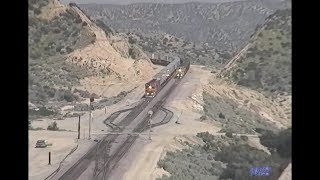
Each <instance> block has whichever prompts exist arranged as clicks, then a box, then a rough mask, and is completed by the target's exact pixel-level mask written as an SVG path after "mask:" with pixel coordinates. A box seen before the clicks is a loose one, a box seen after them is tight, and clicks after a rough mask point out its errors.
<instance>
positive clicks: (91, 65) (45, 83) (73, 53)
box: [29, 0, 154, 114]
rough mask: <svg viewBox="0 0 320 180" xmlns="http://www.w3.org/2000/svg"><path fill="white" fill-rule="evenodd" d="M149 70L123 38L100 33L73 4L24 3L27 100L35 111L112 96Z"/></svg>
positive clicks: (134, 84) (53, 0)
mask: <svg viewBox="0 0 320 180" xmlns="http://www.w3.org/2000/svg"><path fill="white" fill-rule="evenodd" d="M153 72H154V71H153V68H152V64H151V63H150V60H149V59H148V58H147V55H145V54H144V53H143V51H142V50H141V49H140V48H139V47H137V46H135V45H132V44H130V43H129V39H128V37H127V36H126V35H125V34H118V33H110V34H109V33H106V32H105V31H104V30H102V29H101V28H99V27H98V26H97V25H96V24H95V22H92V21H91V20H90V18H88V16H87V15H85V14H84V13H83V12H82V11H81V10H79V9H78V8H77V6H76V5H74V4H73V5H72V4H71V6H70V5H63V4H61V3H60V2H59V1H57V0H40V1H29V101H30V102H31V103H32V104H34V105H36V106H37V107H41V106H46V107H51V108H53V109H55V110H58V109H59V106H61V105H63V104H67V103H75V102H81V101H82V100H84V98H88V97H89V96H90V94H92V95H94V96H95V97H112V96H115V95H118V94H119V93H120V92H122V91H124V92H126V91H130V90H132V89H134V88H136V87H137V86H140V85H143V83H144V82H145V81H146V80H147V79H149V78H150V77H151V76H152V74H153ZM114 84H116V85H114ZM112 85H114V86H113V87H112V88H108V87H109V86H112ZM119 86H122V89H121V91H119ZM44 114H46V113H44ZM49 114H50V113H49Z"/></svg>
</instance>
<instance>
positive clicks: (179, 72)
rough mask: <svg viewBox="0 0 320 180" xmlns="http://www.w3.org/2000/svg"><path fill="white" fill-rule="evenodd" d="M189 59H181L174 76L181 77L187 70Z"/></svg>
mask: <svg viewBox="0 0 320 180" xmlns="http://www.w3.org/2000/svg"><path fill="white" fill-rule="evenodd" d="M189 67H190V61H183V62H182V63H181V64H180V66H179V67H178V69H177V73H176V76H175V77H176V78H180V79H181V78H182V77H183V76H184V75H185V74H186V73H187V72H188V70H189Z"/></svg>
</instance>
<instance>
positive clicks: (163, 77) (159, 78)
mask: <svg viewBox="0 0 320 180" xmlns="http://www.w3.org/2000/svg"><path fill="white" fill-rule="evenodd" d="M180 64H181V60H180V58H179V57H176V58H175V59H174V60H173V61H172V62H170V63H169V64H168V65H167V66H166V67H165V68H163V69H162V70H161V71H160V72H159V73H157V74H156V75H155V76H153V79H152V80H151V81H149V82H147V83H146V84H145V97H155V96H156V94H157V93H158V92H159V91H160V89H161V88H162V87H163V86H164V85H165V84H166V82H167V81H168V80H169V79H170V78H171V77H172V76H173V74H174V73H175V71H176V69H177V68H178V67H179V66H180Z"/></svg>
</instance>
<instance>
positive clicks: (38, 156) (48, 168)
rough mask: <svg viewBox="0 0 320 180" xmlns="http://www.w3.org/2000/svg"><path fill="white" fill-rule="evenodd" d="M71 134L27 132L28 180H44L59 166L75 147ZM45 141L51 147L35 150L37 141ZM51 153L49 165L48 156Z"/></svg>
mask: <svg viewBox="0 0 320 180" xmlns="http://www.w3.org/2000/svg"><path fill="white" fill-rule="evenodd" d="M75 137H76V134H75V133H73V132H50V131H29V179H32V180H36V179H44V178H46V177H47V176H48V175H49V174H50V173H52V172H53V171H54V170H56V169H57V168H58V166H59V163H60V161H61V160H62V159H63V158H64V157H65V156H66V155H67V154H68V153H69V152H70V151H71V150H72V149H73V148H75V147H76V146H77V143H76V141H75ZM39 139H45V140H47V141H48V142H49V143H52V146H51V147H50V146H48V147H47V148H35V144H36V142H37V140H39ZM49 152H51V165H48V154H49Z"/></svg>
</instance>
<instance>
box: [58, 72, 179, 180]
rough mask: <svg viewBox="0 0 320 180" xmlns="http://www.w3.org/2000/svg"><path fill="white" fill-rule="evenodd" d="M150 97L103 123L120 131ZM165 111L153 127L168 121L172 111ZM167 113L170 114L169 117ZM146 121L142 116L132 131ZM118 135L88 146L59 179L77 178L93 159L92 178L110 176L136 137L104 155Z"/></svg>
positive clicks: (159, 104)
mask: <svg viewBox="0 0 320 180" xmlns="http://www.w3.org/2000/svg"><path fill="white" fill-rule="evenodd" d="M171 79H172V77H170V78H169V79H168V81H167V82H165V83H164V86H165V85H166V84H167V83H168V82H169V81H170V80H171ZM180 81H181V80H176V82H175V83H174V84H173V85H172V86H171V87H170V89H168V91H167V92H166V93H165V94H164V98H163V99H162V100H160V101H159V102H158V103H156V105H155V106H154V107H153V108H152V110H153V112H154V113H155V112H157V111H158V110H159V109H160V108H162V105H163V104H164V102H165V100H166V98H167V97H168V95H169V94H170V93H171V92H172V90H173V89H174V88H175V87H176V86H177V85H178V83H179V82H180ZM164 86H163V87H164ZM161 89H162V88H161ZM152 99H153V98H142V101H141V102H139V104H138V105H137V106H135V107H134V108H129V109H125V110H121V111H117V112H115V113H113V114H111V115H110V116H109V117H108V118H107V119H105V121H104V123H105V124H106V125H107V126H109V125H110V127H111V128H112V131H115V129H118V130H119V131H118V132H122V131H123V130H124V128H117V127H126V126H128V125H129V124H130V123H131V122H132V121H133V120H134V119H135V118H136V117H137V116H138V115H139V114H140V113H141V112H142V111H143V110H144V109H145V108H146V107H147V105H148V104H149V102H150V101H151V100H152ZM129 110H131V112H130V113H129V114H128V115H127V116H126V117H125V118H124V119H122V120H121V121H120V122H119V123H118V124H117V125H116V124H114V123H113V121H114V120H115V119H116V118H117V117H118V116H119V115H120V114H121V113H122V112H125V111H129ZM165 112H166V117H165V118H164V120H163V121H162V122H160V123H156V124H154V127H155V126H159V125H161V124H164V123H167V122H169V121H170V119H171V117H172V115H173V113H172V112H171V113H172V114H171V113H170V111H169V110H167V111H166V110H165ZM169 114H171V117H170V115H169ZM169 117H170V119H169ZM148 121H149V117H146V118H144V119H143V121H141V122H140V123H139V124H138V125H137V126H136V127H135V128H134V130H133V132H135V133H140V132H142V131H144V130H145V128H146V127H147V126H148ZM118 136H119V134H109V135H107V136H105V137H104V138H103V139H102V140H101V141H100V142H99V143H98V144H96V145H94V146H93V147H92V148H90V150H89V151H88V152H87V153H86V154H85V155H84V156H83V157H82V158H81V159H80V160H78V161H77V162H76V163H75V164H74V165H73V166H72V167H71V168H70V169H68V170H67V171H66V172H65V173H64V174H63V175H62V176H61V177H60V178H59V179H60V180H64V179H66V180H70V179H77V178H79V176H80V175H81V174H82V173H83V172H84V171H85V170H86V169H87V168H88V166H89V165H90V163H91V162H92V161H93V160H95V159H96V160H97V162H96V165H97V167H96V168H95V170H94V175H95V176H94V179H99V178H100V177H101V176H102V178H103V179H107V178H108V177H109V176H110V174H111V171H112V170H113V169H114V168H115V167H116V166H117V164H118V162H119V161H120V160H121V158H122V157H123V156H124V155H125V154H126V152H127V151H128V150H129V149H130V147H131V146H132V144H133V143H134V142H135V140H136V139H137V138H138V136H132V135H129V136H127V137H126V139H125V141H124V143H122V144H121V145H119V147H118V148H117V149H116V150H115V153H114V154H112V155H110V156H108V157H106V155H107V154H108V152H109V149H110V148H109V147H110V145H111V144H112V143H114V141H115V140H116V139H117V137H118ZM99 159H104V162H103V163H100V162H101V161H99ZM106 159H107V160H106ZM105 160H106V161H105ZM99 164H103V166H102V168H100V167H99ZM101 173H103V174H101Z"/></svg>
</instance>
